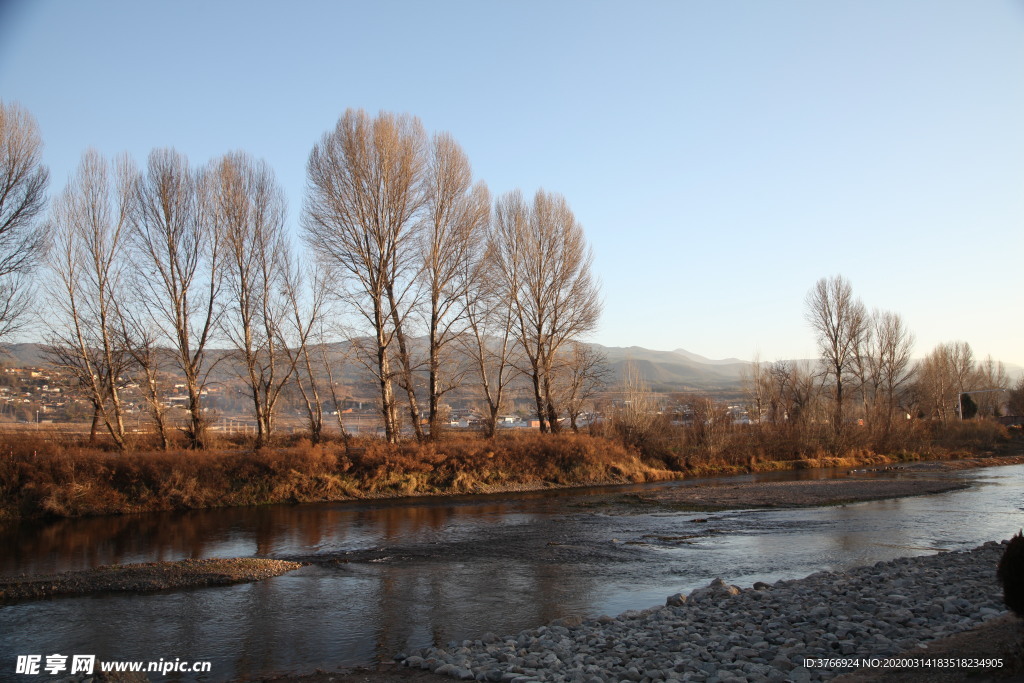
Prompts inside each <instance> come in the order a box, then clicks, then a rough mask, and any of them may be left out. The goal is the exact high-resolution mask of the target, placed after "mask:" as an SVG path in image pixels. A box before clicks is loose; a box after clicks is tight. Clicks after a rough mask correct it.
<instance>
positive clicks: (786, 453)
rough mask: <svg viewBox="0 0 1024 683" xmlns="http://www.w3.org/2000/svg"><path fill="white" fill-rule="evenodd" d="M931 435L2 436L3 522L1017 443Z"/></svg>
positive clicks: (632, 476)
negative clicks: (128, 440)
mask: <svg viewBox="0 0 1024 683" xmlns="http://www.w3.org/2000/svg"><path fill="white" fill-rule="evenodd" d="M922 424H923V426H920V427H917V428H915V432H914V434H913V437H914V438H913V439H907V440H905V441H904V442H903V445H902V447H901V448H900V449H898V450H895V449H894V450H892V451H888V452H884V453H882V452H879V451H878V450H877V449H875V448H872V447H871V445H870V444H861V443H859V442H858V441H856V440H855V441H853V442H852V443H851V445H850V446H848V447H847V448H846V449H845V450H844V451H843V452H842V453H841V454H838V455H837V454H836V453H835V451H834V450H831V449H827V448H825V447H824V446H822V445H820V444H821V442H820V441H819V442H817V444H816V443H815V441H816V440H815V439H811V438H808V434H807V433H800V434H796V435H794V434H790V433H788V432H785V431H784V430H779V429H774V428H772V429H759V428H758V427H756V426H746V427H738V428H733V429H730V430H729V431H728V432H727V433H724V434H723V435H722V437H721V438H719V439H717V440H716V442H715V444H714V449H713V450H711V451H709V450H708V449H707V448H703V447H699V446H697V445H695V444H694V442H693V440H692V439H690V438H689V435H688V433H687V431H686V430H685V429H678V428H672V427H671V426H668V425H665V424H661V425H659V428H658V429H659V431H658V433H657V434H652V435H650V437H651V438H650V439H648V440H647V441H646V444H647V446H648V447H647V448H644V449H642V450H641V449H640V448H639V447H637V446H627V445H624V444H623V442H622V441H621V440H620V439H617V438H614V437H606V436H600V435H585V434H557V435H551V434H539V433H536V432H516V433H508V434H501V435H499V436H498V438H496V439H493V440H487V439H483V438H480V437H477V436H472V435H460V434H453V435H449V436H447V438H443V439H440V440H438V441H436V442H432V443H426V444H419V443H415V442H406V443H402V444H398V445H390V444H387V443H384V442H383V441H381V440H379V439H351V440H350V441H349V442H348V444H345V443H342V442H338V441H327V442H324V443H321V444H318V445H315V446H314V445H311V444H310V442H309V441H308V440H307V439H303V438H301V437H298V438H295V437H293V438H289V439H288V440H287V441H285V440H282V441H281V442H279V443H277V444H275V445H274V446H273V447H267V448H263V449H260V450H258V451H254V450H252V449H251V448H249V447H247V444H246V442H245V441H244V440H243V439H235V440H232V439H228V438H224V437H221V439H220V441H219V442H218V443H217V448H211V449H208V450H205V451H192V450H186V449H177V450H172V451H166V452H164V451H157V450H152V448H151V447H150V446H149V445H148V444H145V443H143V442H139V443H137V444H136V445H135V449H134V450H132V451H130V452H128V453H119V452H117V451H116V450H114V449H112V448H109V447H104V446H102V445H101V446H99V447H96V446H88V445H85V444H84V443H82V442H81V441H79V440H76V437H73V436H69V435H61V434H59V433H46V432H39V433H35V432H32V433H26V432H21V433H8V434H0V519H4V518H6V519H13V518H19V517H40V516H54V517H78V516H89V515H106V514H116V513H124V512H141V511H157V510H174V509H191V508H210V507H222V506H236V505H260V504H266V503H282V502H313V501H328V500H345V499H352V498H366V497H398V496H412V495H434V494H445V493H476V492H496V491H503V490H522V489H535V488H544V487H549V486H581V485H587V484H599V483H627V482H646V481H658V480H665V479H672V478H679V477H683V476H686V477H700V476H707V475H717V474H728V473H740V472H755V471H773V470H784V469H799V468H807V467H859V466H864V465H881V464H889V463H892V462H896V461H906V460H918V459H923V458H925V457H927V458H950V457H954V458H955V457H961V456H965V455H972V454H977V453H979V452H985V451H988V450H991V449H993V448H995V447H996V446H997V445H999V444H1000V443H1002V442H1005V441H1006V440H1008V438H1009V437H1008V433H1007V430H1006V429H1005V428H1004V427H1001V426H999V425H998V424H995V423H991V422H985V421H970V422H965V423H955V424H953V425H947V426H945V427H942V426H939V425H927V424H924V423H922ZM787 436H790V437H793V438H792V439H787V438H786V437H787ZM705 443H706V440H705Z"/></svg>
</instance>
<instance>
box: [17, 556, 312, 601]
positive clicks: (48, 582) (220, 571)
mask: <svg viewBox="0 0 1024 683" xmlns="http://www.w3.org/2000/svg"><path fill="white" fill-rule="evenodd" d="M301 566H302V564H300V563H298V562H286V561H284V560H267V559H260V558H255V557H236V558H231V559H210V560H182V561H180V562H146V563H142V564H111V565H105V566H102V567H97V568H95V569H86V570H82V571H72V572H64V573H62V574H52V575H47V576H18V577H14V578H0V602H13V601H17V600H36V599H40V598H49V597H56V596H61V595H79V594H82V593H98V592H105V591H117V592H120V591H135V592H144V591H160V590H167V589H170V588H187V587H192V586H226V585H229V584H234V583H245V582H247V581H259V580H261V579H267V578H270V577H271V576H279V575H281V574H285V573H287V572H290V571H292V570H293V569H298V568H299V567H301Z"/></svg>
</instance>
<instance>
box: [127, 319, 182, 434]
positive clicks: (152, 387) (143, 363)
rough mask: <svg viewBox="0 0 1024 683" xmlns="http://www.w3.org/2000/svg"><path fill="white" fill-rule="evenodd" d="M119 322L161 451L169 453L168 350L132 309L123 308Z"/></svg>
mask: <svg viewBox="0 0 1024 683" xmlns="http://www.w3.org/2000/svg"><path fill="white" fill-rule="evenodd" d="M118 319H119V321H120V323H121V330H120V338H121V343H122V344H123V346H124V349H125V351H127V352H128V354H129V355H130V356H131V357H132V360H133V361H134V363H133V367H134V369H135V371H136V377H137V382H138V383H139V384H140V385H141V386H142V387H143V392H144V393H143V395H144V396H145V399H146V405H147V407H148V409H149V415H150V418H151V419H152V420H153V426H154V427H155V429H156V434H157V440H158V442H159V444H160V449H161V450H164V451H166V450H167V449H168V448H169V447H170V445H171V442H170V436H169V429H170V425H169V423H168V419H167V404H166V403H165V402H164V396H165V394H166V386H165V385H166V381H165V378H166V372H165V370H164V367H165V365H166V364H167V353H166V351H167V349H163V348H161V347H160V346H159V339H160V334H159V333H158V332H157V331H155V330H154V328H153V327H152V326H151V323H150V322H149V321H147V320H146V319H145V318H144V317H143V316H140V315H138V314H137V313H136V312H134V311H132V310H130V305H129V306H121V307H120V310H119V312H118Z"/></svg>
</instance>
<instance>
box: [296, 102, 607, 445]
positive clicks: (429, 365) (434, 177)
mask: <svg viewBox="0 0 1024 683" xmlns="http://www.w3.org/2000/svg"><path fill="white" fill-rule="evenodd" d="M308 179H309V194H308V195H307V198H306V204H305V207H304V210H303V215H302V227H303V233H304V237H305V239H306V242H307V244H308V245H309V246H310V248H311V249H312V251H313V252H314V253H315V254H316V256H317V258H318V260H319V262H320V263H321V264H323V265H324V267H325V268H327V269H328V271H329V273H330V274H331V280H332V281H333V282H336V283H338V284H339V286H340V291H339V294H340V295H341V296H342V297H343V298H344V300H345V302H346V303H347V305H348V306H349V308H350V309H351V310H352V311H355V312H356V313H357V317H358V319H359V320H360V321H361V322H362V324H363V327H364V328H365V330H366V331H367V332H368V333H369V334H367V335H365V336H363V337H361V338H362V339H366V340H369V341H368V343H367V347H366V348H365V349H364V353H363V354H361V357H362V358H364V359H367V361H368V362H367V367H368V369H369V370H370V371H371V372H372V373H373V376H374V378H375V381H376V382H377V384H378V385H379V389H380V403H381V407H382V415H383V419H384V429H385V435H386V438H387V439H388V440H389V441H394V440H396V439H397V438H398V435H399V433H400V429H401V421H400V419H399V410H400V409H399V404H400V399H399V398H398V395H399V394H404V397H405V399H406V401H405V409H406V410H407V411H408V418H409V424H410V425H411V426H412V429H413V431H414V432H415V434H416V436H417V438H420V439H422V438H425V433H424V430H423V424H424V423H426V424H427V425H428V426H429V433H431V434H434V433H436V432H437V429H438V426H439V424H438V422H439V418H440V410H439V408H440V401H441V399H442V397H443V396H444V395H445V394H446V393H448V392H449V391H451V390H452V389H453V388H455V387H458V386H464V384H465V382H466V376H467V375H468V374H469V373H473V374H475V375H476V382H477V383H478V385H479V389H480V393H481V394H482V396H483V399H484V402H485V403H486V406H487V432H488V433H489V434H493V433H494V429H495V424H496V420H497V416H498V412H499V411H500V409H501V407H502V405H503V399H504V392H505V391H506V390H507V389H508V387H509V383H510V382H511V381H512V380H513V379H514V378H515V376H516V375H517V374H522V375H525V376H526V377H528V378H529V381H530V384H531V386H532V389H533V396H534V400H535V404H536V416H537V419H538V421H539V422H540V429H541V431H542V432H547V431H557V430H558V429H559V419H560V418H561V417H563V415H564V414H565V411H566V408H567V407H570V410H569V412H572V411H571V406H572V405H573V401H572V399H571V398H568V399H565V400H563V397H564V396H565V393H566V392H564V391H560V385H562V384H566V383H568V384H569V385H570V386H571V385H572V384H573V378H574V377H578V376H579V375H580V374H581V372H582V370H581V368H583V367H584V366H585V365H586V363H585V359H582V360H581V359H579V358H578V351H576V350H574V347H573V342H574V341H575V340H577V339H578V338H579V337H580V336H582V335H585V334H586V333H588V332H590V331H591V330H593V329H594V327H595V326H596V324H597V320H598V317H599V315H600V309H601V305H600V300H599V295H598V288H597V285H596V282H595V281H594V279H593V276H592V275H591V272H590V268H591V262H592V260H593V256H592V253H591V251H590V249H589V248H588V246H587V243H586V238H585V236H584V233H583V229H582V227H581V226H580V225H579V223H578V222H577V221H576V218H575V216H574V215H573V213H572V211H571V209H570V208H569V205H568V203H567V202H566V200H565V199H564V198H563V197H561V196H560V195H557V194H552V193H548V192H545V191H543V190H541V191H538V192H537V193H536V194H535V195H534V197H533V201H532V202H528V201H527V200H526V199H525V198H524V197H523V195H522V194H521V193H520V192H519V191H513V192H510V193H508V194H506V195H503V196H502V197H499V198H498V200H497V201H496V202H495V203H494V207H493V210H492V208H491V199H490V194H489V192H488V190H487V187H486V186H485V185H484V184H483V183H482V182H476V183H474V182H473V177H472V170H471V167H470V164H469V160H468V158H467V156H466V154H465V152H464V151H463V150H462V148H461V147H460V146H459V145H458V144H457V143H456V142H455V141H454V140H453V139H452V138H451V136H449V135H447V134H443V133H442V134H437V135H434V136H430V137H428V136H427V134H426V132H425V131H424V129H423V127H422V125H421V124H420V122H419V120H418V119H416V118H414V117H410V116H404V115H394V114H389V113H381V114H380V115H378V116H376V117H371V116H369V115H368V114H367V113H366V112H363V111H356V110H349V111H347V112H345V114H344V115H343V116H342V117H341V118H340V119H339V121H338V123H337V126H335V128H334V129H333V130H331V131H328V132H327V133H325V134H324V136H323V137H322V138H321V140H320V142H319V143H317V145H316V146H315V147H314V148H313V151H312V153H311V154H310V157H309V164H308ZM416 330H420V331H422V333H423V335H424V336H425V339H426V352H425V353H426V358H425V360H421V361H418V360H417V359H416V358H415V354H414V352H413V346H412V337H413V334H414V331H416ZM457 356H458V357H459V358H461V359H463V360H464V359H466V358H469V359H471V362H470V363H469V364H466V363H464V362H461V361H460V360H458V359H457V358H456V357H457ZM574 361H576V362H574ZM421 366H425V374H426V377H427V381H426V387H425V394H426V399H425V401H424V400H423V395H422V393H421V391H422V387H421V384H422V383H421V382H419V381H418V379H417V377H418V375H419V374H421V372H420V368H421ZM567 368H568V369H567ZM567 378H568V379H567ZM569 394H570V396H572V395H574V394H573V392H569ZM424 413H425V415H424ZM577 414H578V413H577Z"/></svg>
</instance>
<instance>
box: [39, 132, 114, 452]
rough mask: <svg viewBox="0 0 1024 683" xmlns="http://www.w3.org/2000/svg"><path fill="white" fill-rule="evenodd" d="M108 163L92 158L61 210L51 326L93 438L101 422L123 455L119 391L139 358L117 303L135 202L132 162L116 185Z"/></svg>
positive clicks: (55, 350) (55, 235) (52, 350)
mask: <svg viewBox="0 0 1024 683" xmlns="http://www.w3.org/2000/svg"><path fill="white" fill-rule="evenodd" d="M108 166H109V165H108V163H107V161H106V160H105V159H104V158H103V157H102V156H100V154H99V153H97V152H95V151H89V152H86V153H85V155H84V156H83V157H82V162H81V164H80V165H79V167H78V171H77V173H76V175H75V176H74V177H73V178H72V179H71V181H70V182H69V183H68V185H67V187H66V188H65V190H64V192H63V193H62V194H61V195H60V197H59V198H58V200H57V201H56V202H55V203H54V206H53V210H52V213H51V220H50V225H49V231H50V233H51V234H52V239H53V243H52V247H51V249H50V257H49V263H50V267H51V269H52V272H53V274H54V276H55V280H54V283H53V285H52V287H51V300H52V301H53V303H54V310H53V311H52V315H51V317H50V319H49V320H48V321H47V327H48V328H49V330H50V333H49V355H50V357H51V359H52V360H53V361H54V362H55V363H56V364H57V365H58V366H60V367H61V368H63V369H64V370H66V371H67V372H69V373H70V374H71V375H72V376H73V377H75V378H76V380H77V384H78V385H79V386H80V387H81V388H82V389H84V390H85V392H86V395H87V397H88V399H89V401H90V403H91V404H92V405H93V411H94V413H93V414H94V420H93V437H94V438H95V427H96V423H97V422H98V421H100V420H102V422H103V423H104V424H105V425H106V428H107V431H108V432H109V433H110V436H111V437H112V438H113V440H114V443H115V444H116V445H117V447H118V448H120V449H122V450H124V449H125V448H126V446H127V444H126V442H125V427H124V407H123V405H122V401H121V396H120V390H119V384H120V383H121V382H123V381H124V379H123V376H124V375H126V374H127V371H128V368H129V366H130V364H131V361H132V358H131V356H130V355H129V354H128V352H127V351H126V349H125V346H124V344H123V343H122V340H123V337H122V335H121V333H120V332H121V329H122V327H123V326H122V324H121V321H120V319H119V311H118V302H119V301H121V300H123V299H124V296H125V285H126V282H125V274H124V269H125V263H126V259H125V253H126V242H127V236H128V221H129V215H130V212H131V202H132V189H133V188H132V185H131V182H132V175H133V171H132V169H131V167H130V164H129V162H128V161H127V160H126V159H124V160H122V161H121V162H120V164H119V168H118V171H117V173H116V176H117V177H116V180H114V181H113V182H112V181H111V178H110V174H109V171H108Z"/></svg>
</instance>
